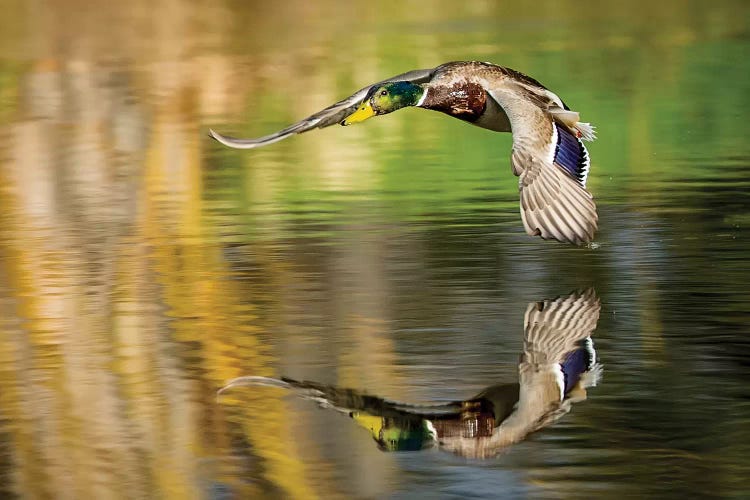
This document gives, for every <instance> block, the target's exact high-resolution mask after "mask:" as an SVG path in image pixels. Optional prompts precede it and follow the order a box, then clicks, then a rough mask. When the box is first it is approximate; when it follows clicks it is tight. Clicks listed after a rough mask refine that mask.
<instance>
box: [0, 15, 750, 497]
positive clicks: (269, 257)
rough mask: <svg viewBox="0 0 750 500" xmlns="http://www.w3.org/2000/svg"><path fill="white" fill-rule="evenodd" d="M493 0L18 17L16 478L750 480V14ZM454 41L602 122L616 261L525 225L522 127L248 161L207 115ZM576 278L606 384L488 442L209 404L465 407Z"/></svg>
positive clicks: (651, 491) (327, 490)
mask: <svg viewBox="0 0 750 500" xmlns="http://www.w3.org/2000/svg"><path fill="white" fill-rule="evenodd" d="M506 4H507V3H501V4H494V3H492V2H483V1H469V2H463V3H461V5H456V3H455V2H438V4H437V7H435V8H434V9H426V8H424V7H423V6H421V4H418V3H413V4H412V3H408V2H407V3H403V2H401V3H398V2H388V1H383V2H377V1H376V2H353V3H350V4H349V6H346V7H345V6H342V5H341V4H340V3H339V2H318V3H316V4H315V6H314V7H313V6H311V4H308V3H306V2H296V1H293V2H287V3H283V4H278V3H277V4H273V5H272V4H267V3H262V2H260V3H257V4H256V3H254V2H250V3H242V2H233V1H226V2H218V3H209V2H199V3H197V4H196V3H194V2H186V1H182V0H175V1H170V2H163V3H158V4H152V3H151V2H141V1H136V2H129V3H123V4H121V5H120V4H117V5H110V6H108V7H107V8H90V7H89V6H88V5H83V4H81V3H80V2H75V1H68V0H66V1H62V2H55V3H49V4H48V3H45V2H41V3H33V2H32V3H28V2H20V1H18V2H16V1H11V2H9V3H8V5H6V6H4V7H5V10H4V13H3V16H2V19H0V28H1V29H0V495H1V496H8V497H18V498H26V497H28V498H46V497H56V498H86V497H89V498H153V497H160V498H190V497H196V498H258V497H280V498H281V497H283V498H286V497H299V498H312V497H322V498H334V497H342V498H343V497H360V498H373V497H378V498H382V497H389V498H415V497H418V496H423V497H436V496H438V497H457V498H458V497H479V498H497V497H507V498H542V497H551V498H580V497H582V496H591V497H599V498H610V497H612V498H616V497H628V496H631V497H644V496H652V497H684V496H689V497H695V496H705V497H728V498H741V497H745V496H748V495H750V481H749V480H748V477H750V460H749V459H748V457H749V456H750V406H749V405H748V401H749V400H750V391H748V388H747V387H748V386H747V383H746V380H747V376H746V373H747V369H748V366H750V342H748V320H747V318H748V305H747V304H748V303H750V291H749V290H750V288H748V281H750V265H749V264H748V255H750V253H749V252H750V236H748V232H747V230H746V228H747V226H748V225H750V203H749V202H750V199H749V198H750V197H749V196H748V187H750V184H749V181H748V178H750V146H749V145H748V141H747V134H746V130H747V125H746V123H747V119H746V116H747V115H748V113H750V78H748V75H750V58H748V57H747V56H748V54H750V29H748V26H750V8H748V6H747V5H746V3H745V2H741V1H736V2H733V1H726V2H712V3H705V2H663V3H656V2H645V1H636V2H631V3H629V4H627V5H623V4H613V5H605V4H601V3H599V2H580V1H576V2H573V1H563V2H559V1H555V2H541V3H539V2H536V3H535V4H534V5H533V6H528V7H524V6H512V5H506ZM645 13H647V14H648V15H646V14H645ZM456 59H479V60H487V61H492V62H496V63H498V64H502V65H506V66H510V67H512V68H515V69H518V70H520V71H523V72H525V73H528V74H530V75H532V76H533V77H535V78H537V79H539V80H540V81H541V82H543V83H544V84H545V85H547V86H549V87H550V88H551V89H553V90H554V91H555V92H557V93H558V94H559V95H560V96H561V97H562V98H563V99H564V100H565V101H566V103H568V104H569V105H570V106H571V107H572V108H574V109H576V110H577V111H579V112H580V113H581V115H582V117H583V118H585V121H591V122H592V123H594V124H595V125H597V127H598V128H597V131H598V136H599V139H598V140H597V141H596V142H594V143H592V144H591V145H590V147H589V150H590V153H591V156H592V173H591V175H590V177H589V184H588V185H589V187H590V189H591V191H592V192H593V193H594V195H595V196H596V199H597V203H598V206H599V209H600V228H601V229H600V232H599V234H598V237H597V243H598V248H595V249H588V248H574V247H569V246H566V245H561V244H557V243H554V242H543V241H539V240H538V239H532V238H529V237H528V236H526V235H525V233H524V231H523V228H522V225H521V222H520V216H519V214H518V193H517V180H516V179H515V178H514V177H513V176H512V174H511V173H510V166H509V151H510V137H509V136H507V135H501V134H495V133H492V132H488V131H484V130H480V129H477V128H475V127H470V126H467V125H466V124H463V123H461V122H459V121H457V120H450V119H448V118H445V117H443V116H440V115H438V114H436V113H428V112H424V111H421V110H406V111H403V112H399V113H395V114H393V115H390V116H388V117H384V118H381V119H378V120H371V121H368V122H367V123H365V124H362V125H361V126H356V127H348V128H346V129H344V128H340V127H332V128H329V129H326V130H323V131H314V132H310V133H309V134H305V135H303V136H300V137H296V138H293V139H290V140H288V141H285V142H282V143H278V144H275V145H273V146H269V147H268V148H264V149H261V150H257V151H251V152H247V151H245V152H242V151H233V150H228V149H226V148H223V147H221V146H220V145H218V144H217V143H215V142H213V141H211V140H210V139H208V138H207V137H206V134H205V132H206V129H207V128H208V127H213V128H216V129H218V130H220V131H222V132H226V133H230V134H236V135H262V134H265V133H268V132H271V131H274V130H276V129H278V128H281V127H283V126H285V125H287V124H289V123H291V122H293V121H295V120H297V119H299V118H301V117H304V116H306V115H307V114H309V113H311V112H314V111H317V110H318V109H320V108H323V107H325V106H327V105H329V104H331V103H333V102H335V101H336V100H338V99H340V98H342V97H344V96H346V95H348V94H349V93H351V92H352V91H354V90H356V89H358V88H360V87H361V86H363V85H365V84H367V83H370V82H373V81H376V80H379V79H381V78H384V77H388V76H390V75H393V74H397V73H400V72H403V71H406V70H409V69H413V68H417V67H430V66H434V65H437V64H439V63H442V62H445V61H449V60H456ZM589 288H593V289H595V290H596V294H597V295H598V297H599V299H600V301H601V314H600V318H599V321H598V326H597V328H596V332H595V334H594V336H593V338H594V341H595V343H596V351H597V354H598V356H599V360H600V362H601V363H602V364H603V366H604V373H603V376H602V379H601V381H600V383H599V384H598V385H597V386H596V387H593V388H591V389H590V390H589V392H588V397H587V399H586V400H585V401H582V402H579V403H577V404H576V405H574V406H573V407H572V409H571V411H570V413H568V414H567V415H564V416H563V417H562V418H560V419H559V420H558V421H556V422H554V423H553V424H552V425H550V426H547V427H545V428H544V429H542V430H540V431H539V432H537V433H534V434H532V435H530V436H529V437H528V438H527V439H526V440H524V441H523V442H521V443H518V444H516V445H514V446H512V447H509V448H508V449H507V450H506V451H504V452H503V453H501V454H500V455H498V456H496V457H494V458H491V459H487V460H471V459H468V460H467V459H466V458H464V457H460V456H455V455H454V454H451V453H447V452H444V451H441V450H439V449H436V448H431V449H427V450H422V451H409V452H384V451H381V450H380V449H379V448H378V446H377V443H375V442H374V441H373V439H372V435H371V432H370V431H369V430H368V429H366V428H363V426H362V425H357V423H356V422H354V421H353V419H351V418H349V417H348V416H347V415H342V414H340V413H339V412H336V411H332V410H331V409H321V408H319V405H318V404H316V403H315V402H311V401H309V400H306V399H304V398H299V397H297V396H295V395H294V394H293V393H290V392H289V391H286V390H284V389H279V388H268V387H266V388H255V389H252V388H243V389H241V390H237V391H230V392H226V393H224V394H222V395H221V396H220V397H217V394H216V392H217V390H219V389H220V388H221V387H223V386H224V385H225V384H227V383H228V382H229V381H231V380H232V379H235V378H236V377H242V376H267V377H279V376H287V377H292V378H294V379H298V380H311V381H315V382H317V383H320V384H325V385H329V386H333V387H339V388H350V389H352V390H355V391H357V392H358V393H367V394H372V395H376V396H378V397H381V398H384V399H387V400H391V401H398V402H403V403H405V404H412V405H419V404H430V405H435V404H441V403H447V402H450V401H462V400H465V399H467V398H471V397H472V396H474V395H476V394H477V393H478V392H480V391H481V390H482V389H484V388H486V387H488V386H490V385H492V384H496V383H506V382H507V383H515V382H516V381H517V380H518V362H519V353H521V352H522V351H523V331H524V329H523V324H524V322H523V316H524V311H525V310H526V307H527V305H528V304H529V303H530V302H534V301H542V300H548V299H552V298H554V297H558V296H565V295H568V294H570V293H572V292H573V291H574V290H585V289H589Z"/></svg>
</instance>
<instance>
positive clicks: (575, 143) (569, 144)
mask: <svg viewBox="0 0 750 500" xmlns="http://www.w3.org/2000/svg"><path fill="white" fill-rule="evenodd" d="M555 128H556V129H557V146H556V147H555V163H557V164H558V165H560V166H561V167H562V168H563V169H564V170H565V171H566V172H567V173H568V174H570V176H571V177H573V178H574V179H576V180H577V181H579V182H580V183H581V184H585V183H586V175H587V173H588V168H589V155H588V152H587V151H586V148H585V147H584V146H583V143H582V142H581V140H580V139H578V138H577V137H575V136H574V135H573V134H572V133H571V132H570V131H569V130H568V129H566V128H564V127H561V126H560V125H558V124H557V123H555Z"/></svg>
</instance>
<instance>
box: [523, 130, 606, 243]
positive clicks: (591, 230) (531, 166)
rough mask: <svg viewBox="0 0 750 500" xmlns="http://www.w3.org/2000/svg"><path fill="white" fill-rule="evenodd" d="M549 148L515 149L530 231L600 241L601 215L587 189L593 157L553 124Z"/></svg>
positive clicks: (578, 240)
mask: <svg viewBox="0 0 750 500" xmlns="http://www.w3.org/2000/svg"><path fill="white" fill-rule="evenodd" d="M549 128H550V129H551V130H552V131H553V132H552V134H551V136H550V138H549V142H548V144H544V145H541V146H540V145H534V144H526V143H523V142H520V141H519V142H515V141H514V144H513V152H512V154H511V164H512V166H513V172H514V173H515V174H516V175H517V176H518V177H519V180H518V187H519V194H520V203H521V218H522V220H523V225H524V228H526V232H527V233H528V234H529V235H531V236H541V237H542V238H543V239H551V238H552V239H556V240H558V241H564V242H568V243H573V244H574V245H581V244H585V243H589V242H590V241H592V240H593V239H594V235H595V234H596V230H597V227H598V221H599V216H598V215H597V212H596V204H595V203H594V198H593V196H592V195H591V193H589V191H588V190H587V189H586V187H585V182H586V178H587V175H588V169H589V156H588V152H587V151H586V148H585V147H584V146H583V143H582V142H581V141H580V139H578V138H576V137H573V135H572V134H570V132H569V131H568V130H567V129H565V128H563V127H561V126H559V125H558V124H557V123H555V122H553V121H552V120H550V121H549Z"/></svg>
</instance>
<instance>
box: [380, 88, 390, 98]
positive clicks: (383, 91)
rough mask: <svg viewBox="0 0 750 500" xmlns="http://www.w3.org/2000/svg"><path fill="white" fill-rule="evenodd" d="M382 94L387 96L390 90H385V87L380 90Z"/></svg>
mask: <svg viewBox="0 0 750 500" xmlns="http://www.w3.org/2000/svg"><path fill="white" fill-rule="evenodd" d="M380 95H382V96H383V97H385V96H387V95H388V91H387V90H385V89H383V90H381V91H380Z"/></svg>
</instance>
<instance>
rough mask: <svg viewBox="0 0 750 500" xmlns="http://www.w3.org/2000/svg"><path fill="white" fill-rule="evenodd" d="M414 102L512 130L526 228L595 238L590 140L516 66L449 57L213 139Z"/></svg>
mask: <svg viewBox="0 0 750 500" xmlns="http://www.w3.org/2000/svg"><path fill="white" fill-rule="evenodd" d="M408 106H416V107H420V108H425V109H431V110H435V111H440V112H442V113H445V114H448V115H450V116H453V117H455V118H458V119H460V120H463V121H466V122H469V123H471V124H473V125H476V126H479V127H482V128H485V129H488V130H493V131H496V132H512V133H513V150H512V153H511V165H512V168H513V173H514V174H515V175H517V176H519V190H520V193H521V215H522V218H523V222H524V226H525V228H526V231H527V233H529V234H530V235H539V236H541V237H542V238H544V239H548V238H554V239H556V240H559V241H566V242H570V243H574V244H582V243H588V242H590V241H591V240H592V239H593V238H594V233H595V232H596V229H597V221H598V216H597V213H596V206H595V204H594V201H593V197H592V196H591V194H590V193H589V192H588V191H587V190H586V178H587V176H588V171H589V156H588V152H587V151H586V148H585V147H584V146H583V143H582V142H581V139H584V140H593V139H594V138H595V136H594V133H593V129H592V127H591V126H590V125H589V124H587V123H581V122H580V121H579V116H578V113H576V112H575V111H571V110H570V109H568V107H567V106H566V105H565V104H564V103H563V101H562V100H561V99H560V98H559V97H558V96H557V95H555V94H554V93H552V92H550V91H549V90H548V89H546V88H545V87H544V86H543V85H542V84H540V83H539V82H538V81H536V80H534V79H533V78H530V77H528V76H526V75H524V74H522V73H519V72H518V71H515V70H512V69H510V68H504V67H502V66H497V65H494V64H490V63H482V62H475V61H471V62H451V63H446V64H443V65H440V66H438V67H436V68H432V69H425V70H415V71H410V72H408V73H404V74H401V75H397V76H395V77H393V78H389V79H387V80H383V81H382V82H378V83H376V84H373V85H369V86H367V87H365V88H363V89H360V90H359V91H358V92H356V93H355V94H353V95H351V96H350V97H348V98H346V99H344V100H342V101H339V102H337V103H336V104H334V105H332V106H330V107H328V108H326V109H324V110H322V111H320V112H318V113H315V114H313V115H311V116H309V117H308V118H305V119H304V120H302V121H300V122H298V123H295V124H293V125H291V126H289V127H287V128H285V129H283V130H281V131H279V132H276V133H274V134H271V135H268V136H264V137H259V138H257V139H234V138H231V137H225V136H222V135H220V134H218V133H216V132H214V131H213V130H212V131H210V134H211V136H212V137H213V138H215V139H216V140H218V141H219V142H221V143H223V144H225V145H227V146H230V147H233V148H240V149H252V148H256V147H260V146H265V145H267V144H272V143H274V142H278V141H280V140H283V139H285V138H287V137H290V136H292V135H295V134H299V133H302V132H306V131H308V130H312V129H314V128H323V127H328V126H330V125H334V124H336V123H340V124H342V125H349V124H351V123H357V122H359V121H363V120H366V119H367V118H369V117H372V116H376V115H379V114H386V113H390V112H392V111H395V110H397V109H400V108H403V107H408Z"/></svg>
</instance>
